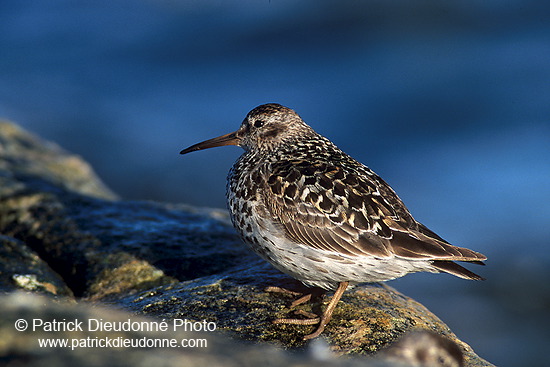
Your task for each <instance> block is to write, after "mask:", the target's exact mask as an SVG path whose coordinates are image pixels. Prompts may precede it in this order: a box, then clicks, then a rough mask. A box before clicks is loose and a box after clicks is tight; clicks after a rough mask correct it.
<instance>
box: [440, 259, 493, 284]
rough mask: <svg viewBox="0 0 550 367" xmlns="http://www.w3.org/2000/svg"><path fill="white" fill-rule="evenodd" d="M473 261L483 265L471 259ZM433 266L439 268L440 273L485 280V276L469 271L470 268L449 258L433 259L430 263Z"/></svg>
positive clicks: (481, 263)
mask: <svg viewBox="0 0 550 367" xmlns="http://www.w3.org/2000/svg"><path fill="white" fill-rule="evenodd" d="M472 262H473V263H476V264H480V265H485V264H484V263H483V262H481V261H472ZM432 265H433V267H434V268H436V269H437V270H439V271H440V272H442V273H449V274H452V275H456V276H457V277H460V278H463V279H471V280H485V278H483V277H481V276H479V275H477V274H475V273H473V272H471V271H470V270H468V269H466V268H464V267H462V266H460V265H458V264H457V263H455V262H453V261H449V260H434V261H433V263H432Z"/></svg>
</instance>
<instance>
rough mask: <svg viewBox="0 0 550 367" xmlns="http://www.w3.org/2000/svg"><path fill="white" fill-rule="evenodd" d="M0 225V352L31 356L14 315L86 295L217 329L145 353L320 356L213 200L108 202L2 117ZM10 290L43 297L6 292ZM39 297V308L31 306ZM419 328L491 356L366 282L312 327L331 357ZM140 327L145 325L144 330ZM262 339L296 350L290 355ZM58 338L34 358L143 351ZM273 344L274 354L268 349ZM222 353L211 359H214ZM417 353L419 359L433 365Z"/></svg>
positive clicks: (95, 301)
mask: <svg viewBox="0 0 550 367" xmlns="http://www.w3.org/2000/svg"><path fill="white" fill-rule="evenodd" d="M0 234H1V236H0V246H1V247H0V272H1V273H2V279H1V280H0V289H1V290H2V291H3V292H5V295H3V296H1V297H0V312H2V313H4V314H5V315H6V317H4V318H2V325H1V328H2V329H3V330H4V331H5V332H6V333H9V334H5V335H10V337H6V338H3V342H2V343H1V344H0V345H1V348H0V355H1V356H2V357H1V358H3V359H4V360H13V361H23V360H26V359H29V360H30V361H31V362H32V363H33V364H35V365H41V362H40V363H39V361H38V359H36V358H34V357H33V356H34V355H35V354H36V353H37V351H36V350H35V349H33V348H37V347H36V343H37V341H36V339H37V338H38V334H36V333H31V332H24V333H18V332H17V331H14V327H13V325H14V322H15V320H17V319H18V318H21V317H24V318H25V317H35V318H39V317H50V318H51V317H53V316H51V315H49V316H46V315H47V313H46V312H51V313H53V314H55V315H58V316H57V317H59V318H67V317H68V316H67V315H69V314H71V315H73V314H75V313H76V314H78V315H81V316H79V317H81V318H83V319H84V318H86V317H89V315H88V313H89V312H91V311H90V310H93V308H91V305H96V306H101V309H102V310H103V311H102V312H104V314H102V315H103V316H105V317H108V316H109V313H110V311H108V310H106V309H104V308H103V307H110V309H111V310H112V309H113V308H116V309H118V310H119V311H117V312H116V315H117V317H122V318H124V317H126V318H128V317H131V318H132V320H133V319H134V318H137V316H136V315H143V316H149V317H152V318H155V319H156V320H159V319H165V320H174V319H188V320H193V321H197V322H200V321H207V322H213V323H214V324H215V325H216V329H217V330H216V332H213V333H208V340H210V339H212V340H214V339H215V342H212V343H213V344H212V345H213V346H212V345H211V346H209V348H208V351H207V352H204V351H201V350H200V349H193V350H192V351H189V350H186V351H185V352H182V351H181V350H177V349H167V348H164V349H163V350H162V355H161V354H156V355H155V358H160V359H159V361H160V360H162V361H163V363H165V364H166V365H172V364H170V363H174V365H176V364H177V363H179V365H190V366H191V365H195V364H197V365H198V363H199V362H198V361H202V362H203V365H204V364H208V365H224V366H230V365H247V364H246V363H244V362H243V361H244V360H245V359H246V358H245V356H248V357H247V358H250V359H249V360H250V361H254V362H255V363H253V362H250V363H249V365H258V363H267V362H268V360H269V361H271V362H273V363H271V364H270V365H285V364H287V365H293V364H298V363H302V364H300V365H304V366H305V365H309V363H311V364H312V365H313V364H316V365H319V362H318V361H317V362H316V361H312V360H311V359H312V357H311V356H309V357H308V354H307V353H308V352H307V351H308V350H309V349H311V345H316V343H321V342H314V343H311V342H310V343H305V342H303V341H302V337H303V336H304V335H306V334H308V333H310V332H311V331H312V329H313V326H302V325H276V324H272V323H271V321H272V320H274V319H276V318H282V317H293V316H294V315H293V310H290V309H289V307H288V306H289V304H290V303H291V302H292V301H293V300H294V299H295V297H293V296H289V295H285V294H279V293H275V294H274V293H269V292H266V291H265V288H266V287H267V286H279V287H285V288H289V289H295V290H299V289H300V285H299V284H297V282H295V281H294V280H292V279H290V278H288V277H287V276H285V275H284V274H282V273H280V272H278V271H276V270H274V269H273V268H271V267H270V266H269V265H268V264H267V263H264V262H263V261H261V260H260V259H259V258H257V257H256V256H255V255H254V254H253V253H252V252H251V251H249V250H248V249H247V248H246V247H245V246H244V245H243V244H242V243H241V242H240V240H239V239H238V237H237V236H236V234H235V231H234V230H233V228H232V227H231V226H230V224H229V223H228V221H227V214H226V213H225V211H222V210H201V209H196V208H191V207H188V206H185V205H173V204H160V203H151V202H136V201H122V200H118V199H117V198H116V195H114V194H113V193H112V192H111V191H110V190H109V189H108V188H106V187H105V185H103V184H102V183H101V181H100V180H99V179H98V178H97V177H96V176H95V174H94V173H93V171H92V169H91V168H90V167H89V166H88V165H87V164H86V163H85V162H83V161H82V160H81V159H80V158H78V157H76V156H74V155H71V154H69V153H67V152H65V151H63V150H62V149H60V148H59V147H57V146H56V145H55V144H52V143H48V142H44V141H42V140H40V139H39V138H37V137H34V136H32V135H31V134H29V133H27V132H25V131H23V130H22V129H20V128H19V127H17V126H16V125H14V124H11V123H8V122H3V123H0ZM15 290H21V291H26V292H28V293H33V294H35V293H39V294H41V295H42V296H44V295H45V296H47V298H37V297H38V296H36V295H33V296H30V295H28V296H26V297H27V298H25V296H22V295H20V294H19V293H15V295H8V292H13V291H15ZM29 297H30V298H29ZM326 302H327V299H326V298H325V299H320V300H317V301H316V302H312V303H308V304H304V305H300V306H298V307H297V309H301V310H304V311H308V312H319V311H320V309H321V307H324V306H325V305H326ZM37 304H45V305H46V307H45V308H44V309H41V308H40V307H36V305H37ZM94 312H95V311H94ZM98 312H99V311H98ZM112 312H114V311H112ZM64 313H65V314H64ZM21 315H24V316H21ZM417 329H423V330H430V331H433V332H436V333H437V334H439V335H444V336H445V337H447V338H449V339H450V340H452V341H454V343H456V345H458V347H459V348H460V350H461V351H462V353H463V354H464V358H465V365H467V366H490V365H491V364H490V363H488V362H486V361H484V360H483V359H481V358H479V357H478V356H477V355H476V354H475V353H474V352H473V350H472V349H471V348H470V347H469V346H468V345H466V344H465V343H463V342H461V341H460V340H458V339H457V338H456V336H455V335H454V334H453V333H452V332H451V331H450V330H449V328H448V327H447V326H446V325H445V324H444V323H442V322H441V321H440V320H439V319H438V318H437V317H436V316H435V315H433V314H432V313H431V312H429V311H428V310H427V309H426V308H425V307H423V306H422V305H420V304H419V303H417V302H415V301H414V300H412V299H410V298H408V297H406V296H404V295H402V294H400V293H399V292H397V291H395V290H394V289H392V288H391V287H388V286H385V285H378V284H372V285H362V286H359V287H356V288H354V289H352V290H349V291H347V292H346V293H345V295H344V297H343V298H342V301H341V302H340V303H339V304H338V307H337V308H336V311H335V313H334V317H333V319H332V321H331V322H330V323H329V325H328V326H327V329H326V331H325V333H324V340H326V342H327V343H328V346H327V347H326V348H325V349H326V352H327V353H328V355H330V356H333V355H339V354H350V355H373V354H374V355H377V354H376V352H378V351H379V350H381V349H384V348H386V347H388V346H390V345H391V344H392V343H394V342H395V341H396V340H397V339H398V338H400V337H401V336H402V335H404V334H406V333H407V332H409V331H411V330H417ZM4 331H3V335H4ZM193 335H195V333H193ZM48 336H49V337H51V336H52V335H51V334H48ZM88 336H89V335H88ZM93 336H94V337H98V335H97V334H94V335H93ZM147 336H148V337H151V335H150V333H149V334H148V335H147ZM163 336H164V337H166V333H163ZM67 337H69V336H67ZM71 337H72V336H71ZM84 337H86V336H84ZM177 337H178V338H180V337H181V335H180V334H178V336H177ZM194 337H196V336H194ZM243 340H246V341H251V342H253V343H254V344H251V343H250V342H245V341H243ZM272 344H274V345H276V346H278V347H284V348H287V349H293V350H297V351H301V352H300V353H298V355H294V354H289V353H288V352H285V351H282V350H281V349H280V348H276V347H274V346H272ZM56 350H59V349H55V348H41V349H40V350H39V353H38V354H40V356H41V357H43V359H42V360H44V361H47V360H50V359H51V361H53V360H56V361H57V360H58V359H60V358H61V357H62V356H65V357H66V358H68V359H67V361H69V360H71V361H72V362H75V361H78V363H80V362H82V363H83V365H92V364H90V363H91V362H90V358H91V357H90V356H91V355H94V354H93V353H94V352H95V354H99V352H101V353H103V355H104V356H106V357H105V358H111V361H112V362H113V363H114V364H112V365H120V366H122V365H131V364H134V365H136V364H137V365H145V364H140V363H143V361H145V360H147V361H150V358H152V357H151V356H149V355H148V354H147V352H144V351H143V350H139V349H136V348H131V349H130V348H127V349H125V350H122V351H120V350H111V349H108V348H107V349H101V351H98V350H97V349H95V350H94V349H93V348H91V349H88V350H87V351H86V352H78V353H73V354H71V353H70V352H74V351H71V350H65V349H62V352H61V353H58V352H56ZM56 353H57V354H56ZM323 353H324V352H323ZM126 354H127V355H128V357H127V358H126V357H124V355H126ZM421 354H425V353H421ZM190 355H192V356H193V358H196V360H195V359H193V358H192V359H189V363H185V364H182V363H181V358H183V356H185V358H188V357H189V356H190ZM271 355H276V356H278V357H277V358H271V359H266V356H271ZM380 355H382V354H380ZM109 356H110V357H109ZM144 356H146V357H147V358H146V357H144ZM222 356H223V360H220V359H214V358H222ZM94 358H96V359H97V358H103V357H98V356H96V357H94ZM189 358H190V357H189ZM258 358H259V359H258ZM262 358H263V359H262ZM331 358H332V357H331ZM357 358H359V357H357ZM366 358H367V357H362V359H361V362H362V365H366V363H367V362H368V363H372V365H395V363H401V362H399V361H397V362H395V361H393V362H383V361H382V360H381V359H380V358H381V357H380V358H379V359H372V358H370V357H369V358H368V359H366ZM439 360H440V361H442V360H443V359H442V358H439ZM103 361H105V360H103ZM192 361H195V362H192ZM335 361H338V363H340V364H341V365H354V364H353V363H356V361H355V360H348V359H336V360H331V365H334V363H335ZM403 361H404V362H403V363H405V364H404V365H412V364H411V362H410V361H408V360H407V361H405V360H403ZM206 362H207V363H206ZM64 363H66V364H67V365H68V363H69V362H64ZM75 363H76V362H75ZM86 363H88V364H86ZM117 363H118V364H117ZM193 363H195V364H193ZM304 363H305V364H304ZM346 363H349V364H346ZM376 363H381V364H376ZM388 363H389V364H388ZM423 363H424V364H418V365H432V364H428V362H423ZM442 363H443V362H442ZM58 364H59V363H58ZM44 365H45V364H44ZM50 365H51V364H50ZM59 365H63V364H59ZM148 365H150V363H149V364H148ZM367 365H368V364H367ZM436 365H449V364H436ZM457 365H459V364H457Z"/></svg>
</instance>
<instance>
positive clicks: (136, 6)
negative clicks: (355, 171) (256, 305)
mask: <svg viewBox="0 0 550 367" xmlns="http://www.w3.org/2000/svg"><path fill="white" fill-rule="evenodd" d="M549 19H550V2H548V1H528V0H527V1H525V0H521V1H520V0H509V1H504V2H502V1H491V0H489V1H487V0H470V1H463V0H462V1H458V0H452V1H445V2H441V1H436V0H420V1H405V0H398V1H392V2H388V1H380V0H378V1H363V2H359V1H353V0H343V1H342V0H341V1H327V0H315V1H313V0H309V1H300V2H296V1H291V0H271V1H267V0H256V1H249V0H248V1H240V2H229V1H221V0H218V1H216V0H201V1H184V0H170V1H169V0H155V1H153V0H150V1H145V0H133V1H129V0H89V1H75V0H55V1H49V0H29V1H20V0H2V1H1V2H0V117H2V118H7V119H11V120H14V121H16V122H18V123H19V124H21V125H23V126H24V127H25V128H27V129H29V130H31V131H33V132H35V133H37V134H38V135H40V136H43V137H45V138H48V139H50V140H53V141H55V142H57V143H59V144H60V145H61V146H63V147H64V148H66V149H67V150H69V151H72V152H75V153H78V154H80V155H81V156H83V157H84V158H85V159H86V160H87V161H89V162H91V164H92V165H93V166H94V168H95V169H96V171H97V172H98V173H99V174H100V176H101V177H102V178H103V179H104V181H105V182H106V183H107V184H108V185H109V186H110V187H111V188H113V189H114V190H115V191H116V192H118V193H119V194H120V195H121V196H122V197H123V198H126V199H150V200H160V201H168V202H186V203H190V204H194V205H200V206H210V207H224V206H225V197H224V191H225V176H226V174H227V171H228V170H229V168H230V166H231V165H232V163H233V161H234V160H235V159H236V158H237V157H238V155H239V154H240V153H241V152H240V150H239V148H236V147H228V148H217V149H212V150H209V151H204V152H200V153H194V154H190V155H188V156H185V157H182V156H180V155H179V154H178V153H179V151H180V150H181V149H182V148H185V147H187V146H189V145H191V144H193V143H196V142H199V141H202V140H204V139H207V138H211V137H214V136H218V135H221V134H224V133H227V132H230V131H234V130H235V129H237V127H238V125H239V124H240V122H241V121H242V119H243V118H244V116H245V115H246V113H247V112H248V111H249V110H250V109H252V108H253V107H255V106H257V105H259V104H262V103H266V102H278V103H281V104H284V105H287V106H288V107H291V108H294V109H295V110H296V111H297V112H298V113H299V114H300V115H301V116H302V117H303V118H304V119H305V120H306V122H308V123H309V124H310V125H311V126H313V127H314V128H315V129H316V130H317V131H318V132H320V133H321V134H323V135H325V136H327V137H329V138H330V139H331V140H333V141H334V142H335V143H336V144H337V145H338V146H339V147H340V148H342V149H343V150H344V151H346V152H347V153H349V154H350V155H352V156H354V157H355V158H357V159H358V160H359V161H361V162H363V163H365V164H367V165H368V166H369V167H371V168H372V169H373V170H374V171H376V172H377V173H378V174H380V175H381V176H382V177H383V178H384V179H386V181H388V182H389V183H390V184H391V185H392V186H393V188H394V189H395V190H396V191H397V192H398V194H399V195H400V196H401V198H402V199H403V200H404V201H405V203H407V205H408V207H409V209H410V210H411V211H412V213H413V215H415V217H416V218H417V219H418V220H419V221H421V222H423V223H425V224H426V225H427V226H428V227H430V228H432V229H433V230H435V231H436V232H437V233H438V234H440V235H441V236H443V237H444V238H446V239H448V240H449V241H451V242H452V243H455V244H458V245H462V246H465V247H469V248H472V249H475V250H478V251H480V252H482V253H484V254H486V255H487V256H488V257H489V261H488V266H486V267H484V268H481V267H475V269H473V270H474V271H476V272H478V273H480V274H481V275H483V276H485V277H487V278H488V280H487V281H485V282H467V281H464V280H460V279H455V278H453V277H450V276H444V275H442V276H434V275H429V274H415V275H411V276H407V277H405V278H402V279H400V280H397V281H394V282H390V285H391V286H394V287H396V288H397V289H398V290H400V291H402V292H403V293H405V294H406V295H409V296H411V297H413V298H415V299H417V300H418V301H420V302H421V303H423V304H425V305H426V306H427V307H428V308H430V310H432V311H433V312H434V313H435V314H436V315H438V316H439V317H440V318H441V319H442V320H443V321H445V322H446V323H447V324H448V325H449V326H450V327H451V329H452V330H453V331H454V332H455V333H456V334H457V335H458V336H459V337H460V338H462V339H463V340H464V341H466V342H468V343H469V344H471V346H472V347H473V348H474V350H475V351H476V352H477V353H478V354H479V355H481V356H482V357H484V358H487V359H488V360H489V361H491V362H493V363H495V364H498V365H500V366H518V365H529V366H543V365H546V363H547V359H548V358H547V348H548V345H550V333H549V332H548V330H547V327H548V325H550V282H549V280H550V252H549V251H548V246H549V242H550V189H549V186H550V22H549V21H548V20H549Z"/></svg>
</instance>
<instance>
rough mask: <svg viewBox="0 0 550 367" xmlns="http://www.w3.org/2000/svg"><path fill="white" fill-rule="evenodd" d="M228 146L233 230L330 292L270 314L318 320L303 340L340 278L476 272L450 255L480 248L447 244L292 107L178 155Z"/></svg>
mask: <svg viewBox="0 0 550 367" xmlns="http://www.w3.org/2000/svg"><path fill="white" fill-rule="evenodd" d="M227 145H235V146H239V147H241V148H242V149H243V150H244V153H242V155H241V156H240V157H239V158H238V159H237V161H236V162H235V164H234V165H233V167H232V168H231V169H230V171H229V174H228V176H227V185H226V196H227V206H228V209H229V212H230V217H231V221H232V223H233V225H234V227H235V228H236V230H237V232H238V233H239V235H240V237H241V238H242V239H243V241H244V242H245V243H246V244H247V245H248V246H249V247H250V248H251V249H252V250H253V251H254V252H256V253H257V254H258V255H259V256H260V257H262V258H263V259H264V260H266V261H268V262H269V263H271V265H273V266H274V267H275V268H277V269H279V270H280V271H282V272H283V273H285V274H287V275H289V276H291V277H293V278H295V279H297V280H299V281H300V282H302V283H303V284H304V285H306V286H307V287H313V288H312V289H317V290H319V289H321V290H322V291H334V295H333V296H332V298H331V300H330V302H329V303H328V305H327V307H326V308H325V311H324V312H322V314H321V315H311V314H309V316H310V318H307V319H303V318H295V319H277V320H274V321H273V322H274V323H281V324H299V325H318V326H317V329H316V330H315V331H314V332H313V333H311V334H308V335H306V336H304V340H308V339H312V338H315V337H317V336H319V335H320V334H321V333H322V332H323V331H324V329H325V326H326V325H327V324H328V322H329V321H330V320H331V318H332V313H333V311H334V309H335V308H336V305H337V303H338V302H339V300H340V298H341V297H342V295H343V294H344V292H345V290H346V289H347V288H348V286H355V285H357V284H360V283H373V282H383V281H387V280H392V279H396V278H399V277H402V276H404V275H406V274H408V273H414V272H432V273H448V274H452V275H455V276H457V277H460V278H464V279H471V280H482V279H483V278H482V277H481V276H479V275H477V274H475V273H473V272H471V271H469V270H468V269H466V268H464V267H462V266H461V265H459V264H457V263H456V262H455V261H461V262H468V263H475V264H481V265H484V262H483V261H484V260H486V259H487V257H486V256H485V255H483V254H480V253H478V252H475V251H472V250H470V249H467V248H463V247H458V246H454V245H451V244H450V243H449V242H447V241H445V240H444V239H443V238H441V237H440V236H438V235H437V234H436V233H435V232H433V231H431V230H430V229H428V228H427V227H426V226H424V225H423V224H421V223H419V222H418V221H416V220H415V219H414V218H413V216H412V215H411V214H410V212H409V210H408V209H407V207H406V206H405V204H404V203H403V201H402V200H401V199H400V198H399V197H398V196H397V194H396V193H395V191H394V190H393V189H392V188H391V187H390V186H389V185H388V184H387V183H386V182H385V181H384V180H383V179H382V178H380V177H379V176H378V175H377V174H376V173H374V172H373V171H372V170H371V169H370V168H368V167H367V166H365V165H364V164H362V163H360V162H358V161H357V160H355V159H353V158H352V157H351V156H349V155H347V154H346V153H344V152H343V151H342V150H340V149H339V148H338V147H337V146H336V145H335V144H334V143H332V142H331V141H330V140H329V139H327V138H325V137H324V136H322V135H320V134H318V133H317V132H315V131H314V130H313V128H311V127H310V126H309V125H308V124H306V123H305V122H304V120H303V119H302V118H301V117H300V116H299V115H298V113H296V112H295V111H294V110H292V109H290V108H288V107H285V106H282V105H280V104H277V103H267V104H262V105H260V106H258V107H256V108H254V109H252V110H251V111H250V112H249V113H248V114H247V115H246V117H245V118H244V120H243V122H242V123H241V125H240V127H239V128H238V130H236V131H234V132H232V133H229V134H225V135H222V136H219V137H216V138H212V139H209V140H205V141H203V142H200V143H197V144H194V145H191V146H190V147H188V148H186V149H183V150H182V151H181V152H180V154H187V153H190V152H194V151H198V150H202V149H208V148H213V147H219V146H227ZM312 294H314V292H313V291H312V292H311V293H310V294H306V295H305V296H303V297H301V298H300V299H298V300H296V301H295V302H294V303H293V304H292V305H293V306H295V305H297V304H300V303H303V302H306V301H308V300H309V299H311V296H312Z"/></svg>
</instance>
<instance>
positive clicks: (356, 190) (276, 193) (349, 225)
mask: <svg viewBox="0 0 550 367" xmlns="http://www.w3.org/2000/svg"><path fill="white" fill-rule="evenodd" d="M362 167H363V168H362V171H361V172H353V171H351V170H349V169H346V168H345V167H344V168H342V167H340V166H336V165H333V164H330V163H325V162H317V163H316V164H313V165H312V164H311V162H309V164H303V162H300V161H295V162H286V163H285V164H278V165H276V166H273V165H272V166H271V167H270V169H271V172H270V173H271V174H270V175H269V176H268V179H267V181H266V183H265V189H266V195H265V198H264V199H265V200H264V202H265V206H266V208H267V209H268V211H269V212H270V215H271V216H272V217H273V218H276V219H278V220H279V221H280V223H281V224H282V226H283V228H284V229H285V231H286V233H287V235H288V236H289V237H290V238H292V239H293V240H294V241H296V242H297V243H302V244H304V245H307V246H311V247H313V248H316V249H320V250H326V251H332V252H336V253H341V254H347V255H352V256H359V255H372V256H376V257H391V256H394V255H397V256H400V257H404V258H411V259H441V260H462V261H473V260H484V259H485V257H484V256H483V255H481V254H478V253H476V252H474V251H471V250H468V249H462V248H459V247H455V246H452V245H450V244H448V243H447V242H445V241H444V240H443V239H441V238H440V237H439V236H437V235H435V234H433V232H431V231H430V230H428V229H427V228H426V227H424V226H422V225H420V224H418V223H416V222H415V221H414V219H413V218H412V216H411V215H410V214H409V212H408V210H407V208H406V207H405V206H404V205H403V203H402V202H401V200H400V199H399V197H397V195H396V194H395V192H394V191H393V190H392V189H391V188H390V187H389V186H388V185H387V184H386V183H385V182H384V181H383V180H381V179H380V178H379V177H378V176H376V175H375V174H374V173H373V172H372V171H370V170H368V168H366V167H364V166H362ZM431 234H433V236H431Z"/></svg>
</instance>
